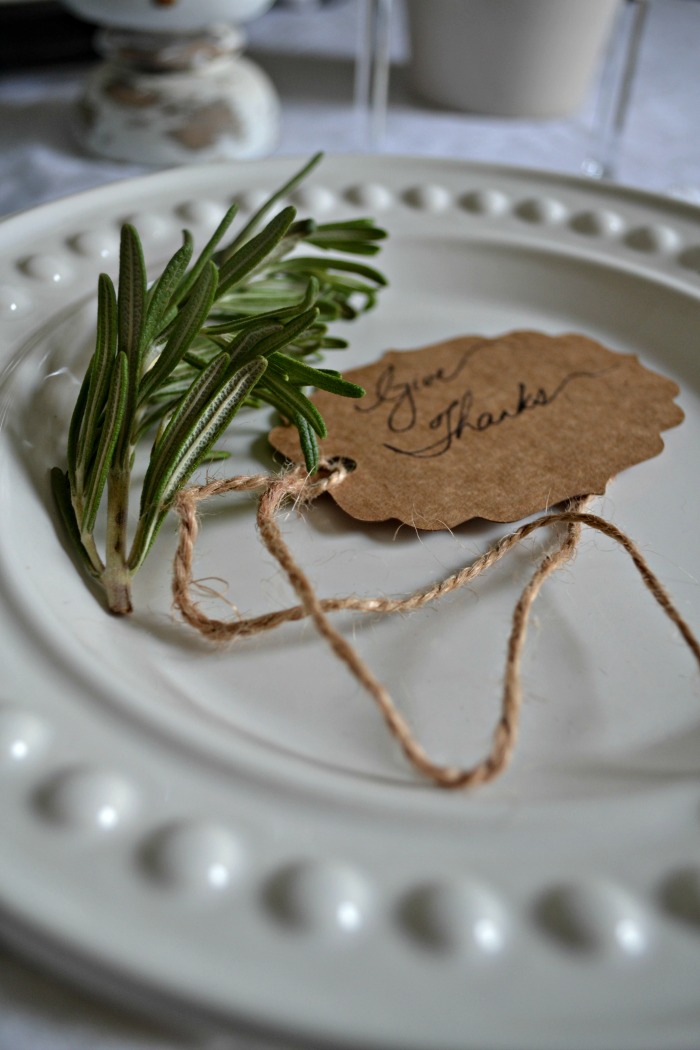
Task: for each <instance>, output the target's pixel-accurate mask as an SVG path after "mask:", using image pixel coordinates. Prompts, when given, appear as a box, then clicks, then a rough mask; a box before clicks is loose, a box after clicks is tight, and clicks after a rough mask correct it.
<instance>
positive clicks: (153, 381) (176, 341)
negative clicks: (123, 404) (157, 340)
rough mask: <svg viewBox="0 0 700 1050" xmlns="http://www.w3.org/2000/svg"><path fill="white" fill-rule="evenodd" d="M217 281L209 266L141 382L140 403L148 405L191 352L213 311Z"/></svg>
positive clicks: (215, 272)
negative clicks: (191, 347) (153, 392)
mask: <svg viewBox="0 0 700 1050" xmlns="http://www.w3.org/2000/svg"><path fill="white" fill-rule="evenodd" d="M217 279H218V274H217V270H216V267H215V266H214V264H213V263H211V262H210V263H207V265H206V267H205V269H204V270H203V271H202V273H201V274H200V277H199V280H198V281H197V283H196V284H195V286H194V288H193V289H192V292H191V293H190V296H189V298H188V299H187V302H186V303H185V305H184V306H183V308H182V310H181V311H180V313H179V314H178V318H177V321H176V322H175V324H174V325H173V329H172V332H171V334H170V337H169V339H168V341H167V343H166V344H165V347H164V349H163V351H162V352H161V354H160V356H159V357H158V358H157V359H156V361H155V363H154V364H153V366H152V367H151V368H150V369H149V370H148V372H146V374H145V375H144V377H143V379H142V380H141V383H140V385H139V402H143V401H145V400H146V399H147V398H148V395H149V394H150V393H151V391H152V390H155V389H156V388H157V387H158V386H160V384H161V383H162V382H163V381H164V380H165V379H167V377H168V376H169V375H170V373H171V372H172V370H173V369H174V368H175V365H176V364H177V363H178V362H179V361H180V359H181V358H182V356H183V354H184V353H185V352H186V351H187V350H189V348H190V346H191V345H192V342H193V340H194V339H195V337H196V336H197V335H198V334H199V331H200V329H201V328H202V326H203V324H204V322H205V321H206V319H207V316H208V314H209V311H210V310H211V306H212V303H213V302H214V296H215V294H216V285H217Z"/></svg>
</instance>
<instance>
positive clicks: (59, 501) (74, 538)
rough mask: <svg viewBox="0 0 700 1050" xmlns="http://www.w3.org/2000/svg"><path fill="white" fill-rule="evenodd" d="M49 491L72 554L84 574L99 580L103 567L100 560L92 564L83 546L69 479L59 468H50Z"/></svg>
mask: <svg viewBox="0 0 700 1050" xmlns="http://www.w3.org/2000/svg"><path fill="white" fill-rule="evenodd" d="M51 491H52V494H53V498H54V502H55V504H56V507H57V509H58V513H59V515H60V518H61V522H62V524H63V528H64V530H65V533H66V535H67V536H68V539H69V540H70V545H71V548H72V549H73V552H74V553H75V554H76V555H77V556H78V559H79V561H80V564H81V565H82V567H83V569H84V570H85V572H87V574H88V575H89V576H92V578H93V579H96V580H97V579H99V577H100V574H101V572H102V571H103V570H104V565H103V563H102V561H101V560H100V559H97V561H96V563H93V561H92V559H91V558H90V555H89V554H88V552H87V551H86V549H85V547H84V546H83V541H82V539H81V537H80V528H79V527H78V520H77V518H76V516H75V508H74V507H73V502H72V499H71V484H70V479H69V477H68V474H67V473H66V472H65V471H63V470H61V468H60V467H52V468H51Z"/></svg>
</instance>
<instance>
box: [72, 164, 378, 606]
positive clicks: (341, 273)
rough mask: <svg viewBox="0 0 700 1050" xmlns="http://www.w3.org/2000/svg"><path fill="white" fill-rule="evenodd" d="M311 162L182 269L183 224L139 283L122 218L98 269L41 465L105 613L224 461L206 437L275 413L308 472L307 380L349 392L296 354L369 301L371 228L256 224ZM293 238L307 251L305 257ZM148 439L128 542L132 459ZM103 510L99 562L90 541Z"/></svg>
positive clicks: (188, 244) (135, 241) (125, 595)
mask: <svg viewBox="0 0 700 1050" xmlns="http://www.w3.org/2000/svg"><path fill="white" fill-rule="evenodd" d="M319 159H320V155H317V156H315V157H313V158H312V159H311V161H309V163H308V164H306V165H305V167H304V168H302V170H301V171H299V172H298V173H297V174H296V175H295V176H294V177H293V178H292V179H291V180H290V181H289V182H287V183H285V185H284V186H282V187H281V188H280V189H279V190H278V191H277V192H276V193H275V194H274V195H273V196H272V197H270V199H269V200H268V201H267V202H266V203H265V204H264V205H263V207H262V208H260V209H259V211H258V212H257V213H256V214H255V215H254V216H253V217H252V218H251V219H250V221H249V222H248V223H246V224H245V226H244V227H243V228H242V229H241V230H240V232H239V233H238V234H237V235H236V236H235V238H234V239H233V240H232V241H231V242H230V243H229V244H228V245H227V246H226V247H224V248H221V247H220V245H221V242H222V241H223V240H224V238H225V236H226V234H227V232H228V230H229V227H230V226H231V224H232V222H233V220H234V218H235V215H236V206H235V205H234V206H233V207H231V208H230V209H229V210H228V212H227V213H226V215H225V216H224V218H223V219H222V221H221V223H220V224H219V226H218V228H217V229H216V231H215V232H214V234H213V236H212V237H211V239H210V240H209V242H208V243H207V244H206V245H205V247H204V249H203V250H202V252H201V253H200V254H199V256H198V257H197V258H196V260H195V261H194V262H193V261H192V260H193V256H194V250H193V241H192V237H191V235H190V234H189V232H187V231H184V239H183V244H182V246H181V247H180V248H179V249H178V251H176V252H175V254H174V255H173V257H172V258H171V259H170V261H169V262H168V263H167V265H166V266H165V268H164V270H163V272H162V274H161V275H160V277H158V279H157V280H156V281H155V282H153V283H152V284H151V285H150V287H149V286H148V284H147V278H146V270H145V265H144V259H143V251H142V248H141V243H140V240H139V236H138V233H137V232H136V230H135V229H134V228H133V227H132V226H129V225H126V226H124V227H123V229H122V235H121V248H120V259H119V283H118V290H117V289H115V287H114V284H113V282H112V281H111V279H110V278H109V277H108V276H107V275H106V274H102V275H101V276H100V278H99V282H98V303H97V335H96V345H95V351H94V354H93V356H92V358H91V360H90V363H89V365H88V368H87V372H86V374H85V378H84V381H83V383H82V386H81V389H80V393H79V395H78V398H77V402H76V405H75V409H74V412H73V416H72V419H71V424H70V428H69V435H68V449H67V470H63V469H61V468H59V467H55V468H54V469H53V471H52V474H51V479H52V486H53V492H54V497H55V500H56V503H57V506H58V508H59V512H60V515H61V518H62V520H63V523H64V525H65V528H66V533H67V535H68V537H69V538H70V541H71V546H72V548H73V549H74V551H75V552H76V553H77V555H78V558H79V561H80V563H81V565H82V567H83V568H84V570H85V571H86V572H87V573H88V574H89V576H90V577H92V578H93V579H94V580H96V581H97V582H98V584H99V585H100V586H101V587H102V588H103V590H104V593H105V597H106V602H107V605H108V607H109V609H110V610H111V611H112V612H114V613H119V614H123V613H128V612H130V611H131V608H132V603H131V581H132V577H133V576H134V574H135V573H136V572H137V571H138V569H139V568H140V566H141V565H142V564H143V561H144V559H145V558H146V556H147V554H148V552H149V550H150V549H151V546H152V544H153V541H154V539H155V537H156V534H157V533H158V530H159V529H160V527H161V525H162V523H163V521H164V519H165V517H166V515H167V513H168V510H169V508H170V507H171V505H172V503H173V500H174V499H175V497H176V495H177V493H178V492H179V491H180V490H181V489H182V488H183V487H184V486H185V485H186V484H187V482H188V480H189V479H190V477H191V476H192V474H193V472H194V471H195V470H196V469H197V468H198V467H199V466H200V465H201V464H202V463H204V462H206V461H209V460H211V459H215V458H222V457H223V456H225V455H226V453H224V452H222V451H221V450H219V449H217V447H216V446H217V442H218V441H219V439H220V438H221V436H222V435H223V433H224V431H225V430H226V428H227V427H228V425H229V424H230V422H231V420H232V419H233V417H234V416H235V414H236V413H237V412H238V410H239V409H240V408H241V406H243V405H252V406H259V405H261V404H268V405H271V406H273V407H274V408H276V409H277V410H279V412H280V413H281V414H282V416H283V417H284V418H285V419H287V420H289V421H290V422H292V423H293V424H294V425H295V426H296V427H297V429H298V432H299V438H300V442H301V446H302V449H303V451H304V456H305V459H306V466H307V468H308V470H309V471H310V472H313V471H314V470H315V469H316V468H317V465H318V445H317V437H323V436H324V435H325V425H324V422H323V419H322V418H321V416H320V414H319V413H318V411H317V409H316V408H315V406H314V405H313V403H312V402H311V401H310V400H309V398H308V397H307V396H306V393H305V388H306V387H309V386H313V387H317V388H319V389H323V390H329V391H331V392H333V393H336V394H339V395H341V396H344V397H361V396H362V394H363V391H362V389H361V388H360V387H358V386H355V385H354V384H352V383H348V382H347V381H345V380H344V379H343V378H342V376H341V375H340V374H339V373H338V372H336V371H333V370H330V369H326V368H319V367H317V366H316V364H312V363H310V362H311V361H316V360H317V359H318V357H319V355H320V353H321V352H322V351H323V350H326V349H336V348H341V347H343V346H345V345H346V343H345V342H344V341H343V340H342V339H338V338H337V337H335V336H331V335H329V334H328V325H329V323H330V322H332V321H335V320H352V319H353V318H354V317H356V316H357V314H358V313H359V312H363V311H365V310H367V309H369V308H370V307H372V306H373V305H374V303H375V300H376V296H377V292H378V290H379V289H380V288H381V287H382V285H384V284H385V280H384V278H383V276H382V274H381V273H379V272H378V271H377V270H375V269H374V268H373V267H371V266H368V265H366V264H365V263H364V262H361V261H359V260H358V259H357V258H356V256H358V255H363V256H370V255H374V254H375V253H376V252H377V251H378V250H379V244H378V242H379V241H380V240H381V239H382V238H383V237H384V236H385V233H384V231H383V230H380V229H378V228H377V227H375V226H374V224H373V223H372V221H371V220H369V219H356V220H350V221H347V222H337V223H330V224H326V225H318V224H317V223H315V222H314V221H313V220H312V219H304V220H297V218H296V212H295V209H294V208H292V207H285V208H282V209H281V210H280V211H279V212H278V213H277V214H275V215H274V217H273V218H272V219H270V220H269V221H266V218H267V215H268V213H269V212H270V211H271V210H272V209H273V208H274V207H275V205H277V204H278V203H279V202H280V200H281V198H283V197H284V196H285V195H286V194H288V193H289V192H290V191H291V190H292V189H293V188H294V187H295V186H296V185H297V184H298V183H299V182H300V181H301V180H302V179H303V178H304V177H305V176H306V175H307V174H308V173H309V172H310V171H311V170H312V168H313V167H315V165H316V164H317V163H318V161H319ZM307 246H310V247H311V248H313V249H317V250H316V251H312V252H310V253H306V252H304V249H305V248H306V247H307ZM318 249H320V250H321V251H318ZM336 253H339V254H336ZM148 441H150V442H151V451H150V458H149V461H148V466H147V469H146V473H145V477H144V480H143V485H142V488H141V495H140V504H139V514H138V521H137V522H136V525H135V529H134V530H133V535H131V536H130V535H129V527H128V520H129V513H128V512H129V497H130V494H131V488H132V477H131V474H132V466H133V462H134V455H135V450H136V447H137V445H138V444H140V443H141V442H148ZM101 508H103V512H104V513H106V539H105V546H104V556H102V555H101V554H100V552H99V550H98V546H97V542H96V539H95V526H96V522H97V520H98V514H99V513H100V511H101Z"/></svg>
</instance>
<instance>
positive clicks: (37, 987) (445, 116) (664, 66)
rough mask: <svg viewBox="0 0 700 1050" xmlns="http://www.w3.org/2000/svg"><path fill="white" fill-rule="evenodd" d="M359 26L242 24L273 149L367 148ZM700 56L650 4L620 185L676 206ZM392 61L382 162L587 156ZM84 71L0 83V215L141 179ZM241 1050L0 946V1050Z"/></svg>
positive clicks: (401, 42)
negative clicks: (104, 997)
mask: <svg viewBox="0 0 700 1050" xmlns="http://www.w3.org/2000/svg"><path fill="white" fill-rule="evenodd" d="M397 14H398V15H399V16H400V14H401V12H400V10H399V11H398V12H397ZM356 21H357V5H356V3H355V0H338V2H336V3H334V4H331V5H330V6H327V7H323V8H318V9H316V10H315V11H313V10H312V11H311V13H306V14H301V13H299V12H295V11H292V10H291V9H275V10H273V11H271V12H270V13H269V14H268V15H265V16H264V17H263V18H261V19H260V20H259V21H258V22H257V23H255V24H253V25H252V26H250V27H248V32H249V38H250V48H249V53H250V55H251V56H252V57H253V58H255V59H256V60H257V61H258V62H259V63H260V64H261V65H262V66H263V67H264V68H265V69H266V71H267V72H268V73H269V74H270V75H271V77H272V79H273V80H274V82H275V84H276V86H277V88H278V91H279V93H280V95H281V98H282V105H283V121H282V131H281V139H280V142H279V152H281V153H294V154H299V155H305V154H310V153H312V152H314V151H315V150H317V149H324V150H326V151H327V152H330V153H333V152H348V151H353V152H355V151H357V150H358V149H360V150H361V149H362V148H363V146H364V145H365V141H364V139H363V129H362V126H361V124H360V123H359V122H358V119H357V114H356V113H355V111H354V108H353V103H352V88H353V48H354V44H355V41H356V39H357V27H356ZM699 53H700V4H698V3H693V2H688V0H657V2H655V3H654V4H653V5H652V9H651V15H650V18H649V21H648V25H647V28H646V33H645V37H644V43H643V48H642V53H641V59H640V67H639V75H638V78H637V80H636V82H635V86H634V93H633V98H632V107H631V112H630V118H629V123H628V127H627V130H626V134H625V138H624V141H623V143H622V148H621V152H620V163H619V168H618V178H619V179H620V181H623V182H626V183H628V184H630V185H635V186H641V187H646V188H649V189H653V190H658V191H662V192H675V191H678V190H681V191H682V192H683V193H684V194H685V195H690V194H692V193H693V192H697V190H698V188H700V118H699V116H698V112H699V111H698V105H697V96H698V91H697V88H698V80H699V79H700V73H699V67H698V54H699ZM393 54H394V60H395V61H394V68H393V72H392V82H391V106H390V111H389V119H388V123H387V132H386V141H385V144H384V148H385V149H386V150H387V151H390V152H394V153H404V154H426V153H429V154H432V155H442V156H456V157H464V158H469V159H476V160H490V161H500V162H504V163H509V164H512V163H517V164H520V165H524V166H534V167H544V168H550V169H555V170H560V171H565V172H569V173H577V172H578V171H579V170H580V165H581V162H582V160H583V159H584V157H585V155H586V153H587V151H588V150H589V149H590V145H591V143H590V140H589V137H588V130H587V125H586V120H587V116H588V111H586V112H584V113H581V114H577V115H576V116H575V117H573V118H571V119H569V120H557V121H510V120H494V119H485V118H480V117H476V116H466V115H462V114H457V113H448V112H443V111H440V110H437V109H435V108H433V107H430V106H429V105H427V104H425V103H423V102H421V101H420V100H419V99H418V98H416V97H415V96H414V95H413V94H412V93H411V89H410V84H409V78H408V75H407V70H406V66H405V60H406V42H405V30H404V28H403V25H402V22H401V19H400V17H399V19H398V21H397V24H396V36H395V43H394V47H393ZM84 74H85V69H84V68H83V67H81V68H65V67H62V68H46V69H39V70H31V71H27V72H15V73H13V74H12V75H9V76H5V77H4V78H0V215H3V214H7V213H10V212H14V211H19V210H22V209H25V208H29V207H31V206H33V205H35V204H37V203H39V202H42V201H46V200H50V199H52V198H56V197H60V196H63V195H65V194H68V193H74V192H77V191H79V190H82V189H86V188H88V187H91V186H97V185H100V184H102V183H106V182H109V181H111V180H115V179H122V178H126V177H128V176H131V175H134V174H140V173H141V172H143V171H145V170H147V169H145V168H143V167H141V166H139V165H136V164H132V165H129V164H117V163H112V162H109V161H103V160H99V159H95V158H90V157H87V156H85V155H84V154H83V153H82V152H81V150H80V148H79V147H78V146H77V144H76V142H75V140H74V137H73V134H72V123H73V113H74V103H75V101H76V99H77V97H78V95H79V92H80V87H81V82H82V80H83V77H84ZM696 199H698V198H696ZM251 1046H252V1044H251V1043H250V1042H249V1040H244V1039H242V1038H239V1037H236V1036H235V1035H230V1034H227V1035H225V1036H209V1035H207V1036H201V1037H200V1036H193V1035H191V1034H189V1035H188V1034H182V1033H181V1032H179V1033H176V1032H175V1031H172V1030H170V1029H169V1028H167V1027H164V1026H163V1025H161V1024H155V1025H154V1024H150V1023H146V1022H144V1021H143V1020H140V1019H138V1018H135V1017H132V1016H130V1015H128V1014H127V1013H126V1012H124V1011H121V1010H116V1009H112V1008H109V1007H106V1006H104V1005H101V1004H100V1003H97V1002H95V1001H93V1000H92V999H89V998H87V997H84V996H83V995H82V994H80V993H79V992H77V991H75V990H74V989H72V988H70V987H68V986H67V985H64V984H62V983H61V982H60V981H58V980H55V979H53V978H52V977H50V976H48V975H47V974H45V973H43V972H41V971H39V970H38V969H35V968H33V967H32V966H30V965H28V964H26V963H25V962H22V961H20V960H19V959H17V958H16V957H15V956H14V955H13V954H12V953H11V952H10V951H9V950H7V949H3V948H2V947H0V1050H166V1048H167V1050H194V1048H201V1050H242V1048H243V1047H246V1048H250V1047H251ZM611 1050H612V1048H611ZM659 1050H663V1048H661V1047H660V1048H659Z"/></svg>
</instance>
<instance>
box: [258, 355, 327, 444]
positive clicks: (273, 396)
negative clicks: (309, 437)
mask: <svg viewBox="0 0 700 1050" xmlns="http://www.w3.org/2000/svg"><path fill="white" fill-rule="evenodd" d="M256 393H257V394H258V396H259V397H262V398H264V399H265V401H268V402H269V404H271V405H273V406H274V407H275V408H277V409H278V410H279V411H280V412H281V413H282V415H284V416H287V417H288V418H290V419H291V418H292V417H293V416H303V417H304V419H305V420H306V421H307V422H308V423H309V425H310V426H311V427H313V429H314V430H315V431H316V433H317V434H318V436H319V437H320V438H324V437H326V435H327V433H328V431H327V430H326V424H325V423H324V421H323V416H322V415H321V413H320V412H319V410H318V409H317V408H316V406H315V404H314V403H313V401H310V400H309V399H308V397H307V396H306V394H304V393H303V391H302V390H300V389H299V387H296V386H293V385H292V384H291V383H285V382H284V380H282V379H280V377H279V376H276V375H274V373H273V372H272V371H269V372H268V373H267V375H266V376H265V381H264V383H261V384H260V385H259V386H258V388H257V390H256Z"/></svg>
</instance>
